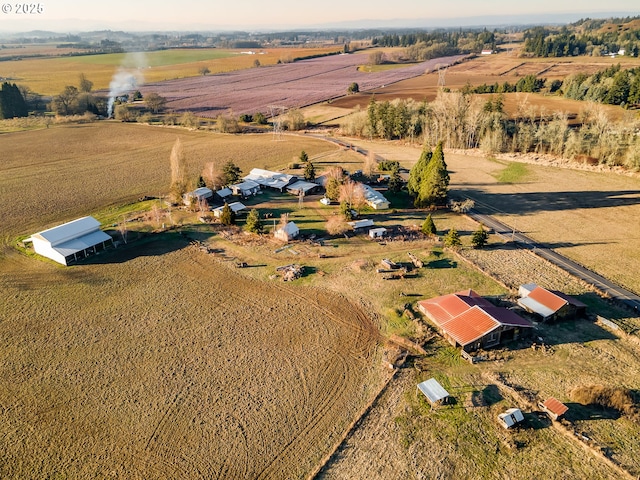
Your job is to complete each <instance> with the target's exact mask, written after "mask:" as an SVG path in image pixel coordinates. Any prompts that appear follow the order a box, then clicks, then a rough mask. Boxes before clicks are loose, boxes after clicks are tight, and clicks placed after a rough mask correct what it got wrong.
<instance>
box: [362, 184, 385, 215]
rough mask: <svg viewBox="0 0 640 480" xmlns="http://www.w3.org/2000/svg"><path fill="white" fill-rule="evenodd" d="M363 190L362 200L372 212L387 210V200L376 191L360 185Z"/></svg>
mask: <svg viewBox="0 0 640 480" xmlns="http://www.w3.org/2000/svg"><path fill="white" fill-rule="evenodd" d="M362 187H363V188H364V199H365V201H366V202H367V205H369V206H370V207H371V208H373V209H374V210H386V209H388V208H389V200H387V199H386V198H385V196H384V195H382V194H381V193H380V192H378V191H377V190H374V189H373V188H371V187H370V186H369V185H362Z"/></svg>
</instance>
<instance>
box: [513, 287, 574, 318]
mask: <svg viewBox="0 0 640 480" xmlns="http://www.w3.org/2000/svg"><path fill="white" fill-rule="evenodd" d="M518 293H519V295H520V299H519V300H518V305H520V306H521V307H522V308H524V309H525V310H526V311H527V312H529V313H533V314H536V315H538V316H539V317H540V318H541V319H542V321H543V322H548V321H555V320H565V319H572V318H579V317H582V316H584V315H585V313H586V311H587V306H586V305H585V304H584V303H582V302H581V301H579V300H577V299H575V298H573V297H570V296H569V295H565V294H564V293H562V292H558V291H556V290H547V289H545V288H542V287H539V286H537V285H536V284H535V283H530V284H526V285H521V286H520V288H519V290H518Z"/></svg>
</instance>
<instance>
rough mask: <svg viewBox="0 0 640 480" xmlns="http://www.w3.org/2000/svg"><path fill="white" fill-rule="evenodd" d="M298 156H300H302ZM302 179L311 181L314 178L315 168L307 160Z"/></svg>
mask: <svg viewBox="0 0 640 480" xmlns="http://www.w3.org/2000/svg"><path fill="white" fill-rule="evenodd" d="M303 153H304V152H303ZM300 158H302V156H301V157H300ZM304 179H305V180H306V181H307V182H313V181H314V180H315V179H316V168H315V167H314V166H313V163H311V162H309V161H307V163H305V165H304Z"/></svg>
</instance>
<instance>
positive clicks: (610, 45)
mask: <svg viewBox="0 0 640 480" xmlns="http://www.w3.org/2000/svg"><path fill="white" fill-rule="evenodd" d="M638 18H640V17H629V18H625V19H609V20H608V22H610V24H612V25H614V26H615V27H616V28H606V29H603V26H604V25H605V22H607V21H605V20H592V19H584V20H580V21H578V22H576V23H573V24H571V25H567V26H563V27H561V28H559V29H558V28H552V27H534V28H531V29H528V30H526V31H525V32H524V51H525V52H527V53H531V54H533V55H535V56H537V57H570V56H577V55H593V56H600V55H606V54H608V53H618V52H619V51H620V50H625V55H630V56H634V57H637V56H638V54H639V53H640V30H638V29H637V28H631V27H626V26H625V24H628V23H630V22H631V21H633V20H637V19H638Z"/></svg>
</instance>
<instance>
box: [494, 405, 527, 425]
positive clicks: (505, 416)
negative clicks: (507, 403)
mask: <svg viewBox="0 0 640 480" xmlns="http://www.w3.org/2000/svg"><path fill="white" fill-rule="evenodd" d="M498 420H500V423H501V424H502V426H503V427H504V428H512V427H514V426H515V425H517V424H518V423H520V422H522V421H523V420H524V415H523V414H522V410H520V409H519V408H510V409H509V410H507V411H506V412H504V413H501V414H500V415H498Z"/></svg>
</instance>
